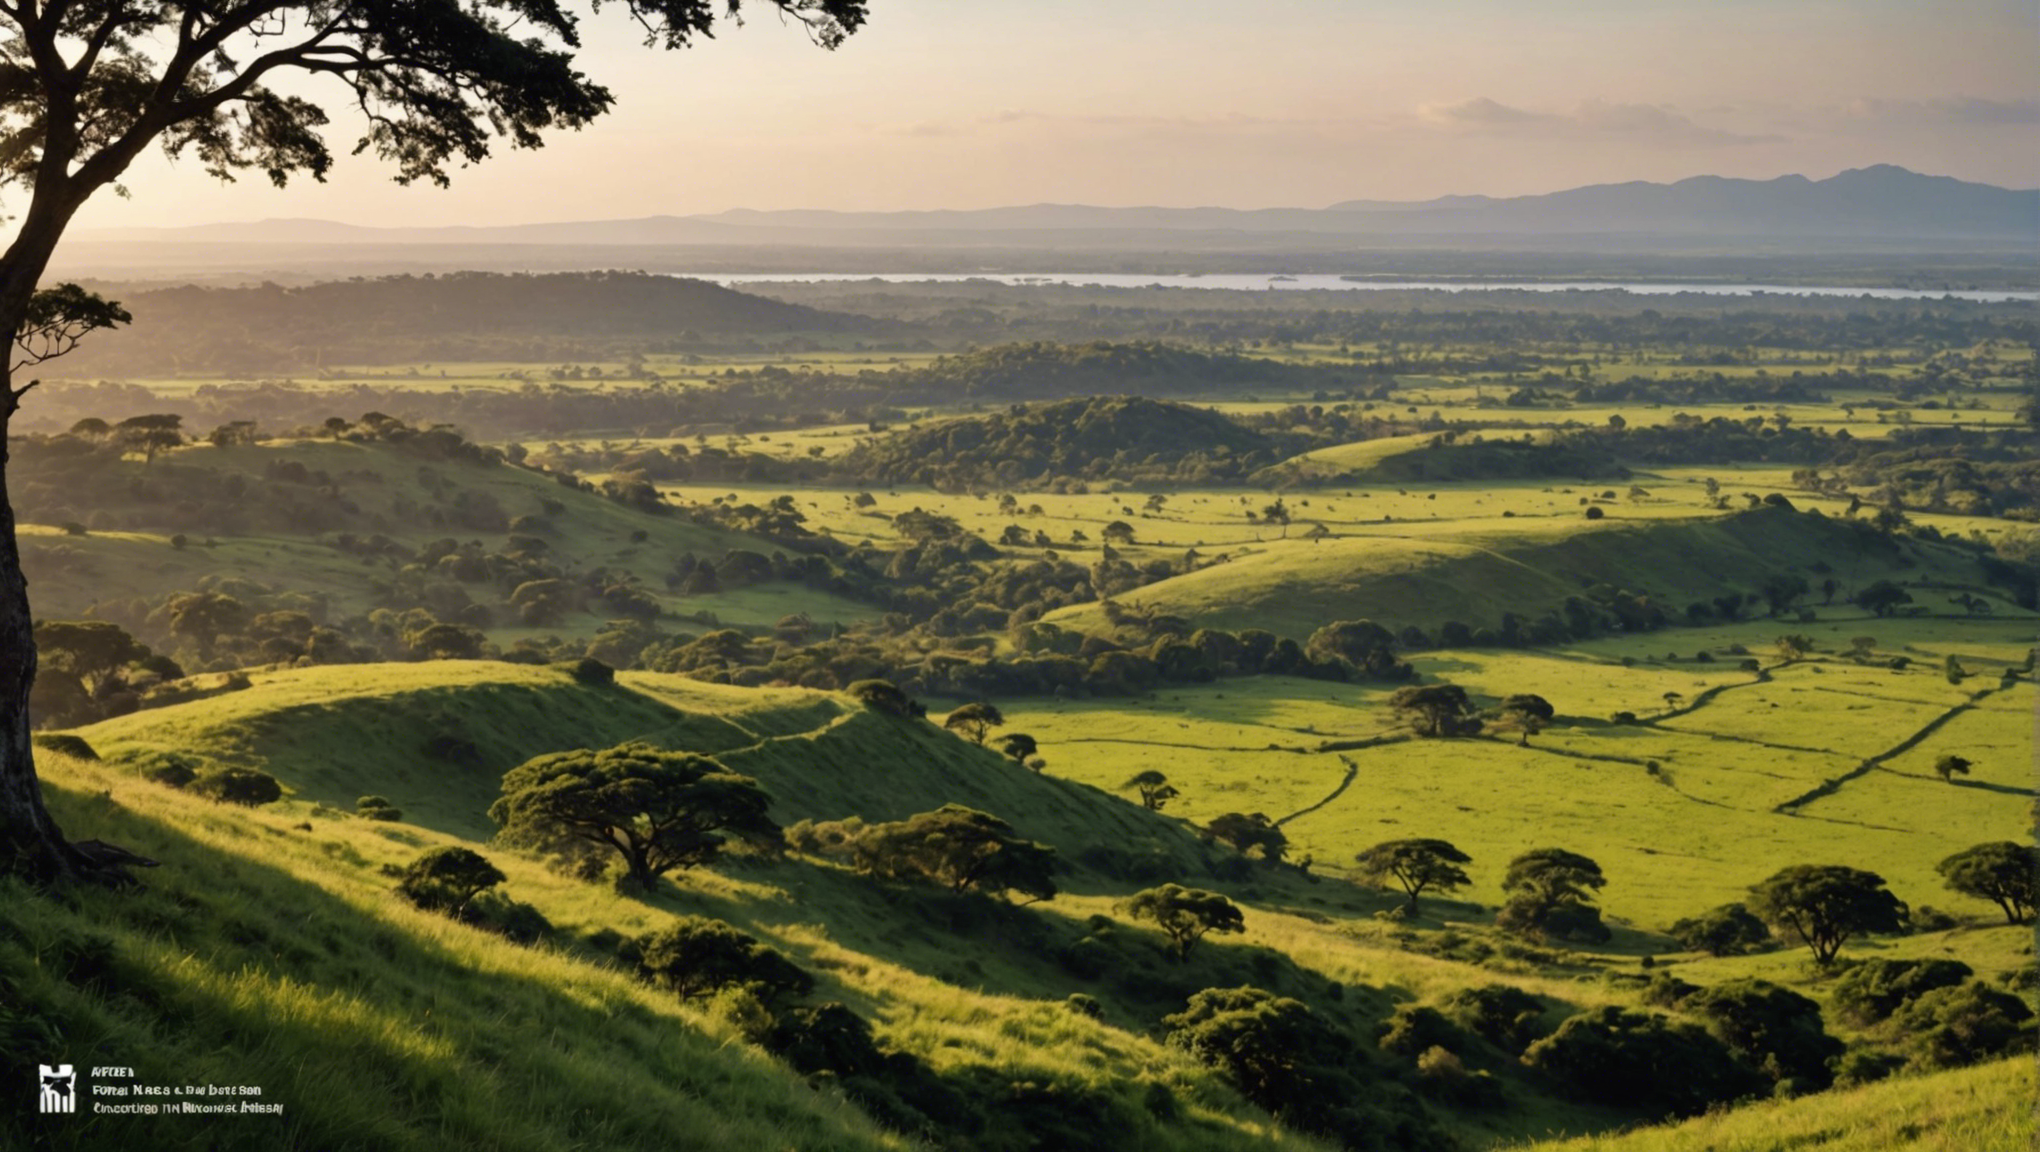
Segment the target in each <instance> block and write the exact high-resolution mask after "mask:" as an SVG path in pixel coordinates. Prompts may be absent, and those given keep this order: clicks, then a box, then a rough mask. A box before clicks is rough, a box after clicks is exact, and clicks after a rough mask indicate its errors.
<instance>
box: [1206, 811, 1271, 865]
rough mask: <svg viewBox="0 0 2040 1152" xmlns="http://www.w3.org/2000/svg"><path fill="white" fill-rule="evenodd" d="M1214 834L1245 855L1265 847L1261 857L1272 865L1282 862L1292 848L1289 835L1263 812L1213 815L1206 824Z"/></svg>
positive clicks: (1208, 829) (1207, 828)
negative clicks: (1284, 855)
mask: <svg viewBox="0 0 2040 1152" xmlns="http://www.w3.org/2000/svg"><path fill="white" fill-rule="evenodd" d="M1204 829H1205V831H1207V832H1209V833H1210V834H1211V835H1212V836H1213V837H1215V838H1217V839H1219V840H1223V841H1225V842H1226V843H1227V844H1230V845H1232V847H1233V850H1234V851H1235V852H1238V853H1239V854H1240V855H1242V856H1245V855H1247V854H1248V853H1250V852H1252V851H1253V850H1254V849H1255V848H1259V849H1260V850H1261V859H1263V860H1266V861H1267V862H1268V863H1270V864H1280V863H1281V862H1282V857H1283V854H1284V853H1286V852H1288V851H1289V837H1287V836H1284V835H1283V834H1282V829H1281V828H1280V827H1279V826H1278V825H1276V823H1275V822H1274V821H1273V820H1270V819H1268V817H1266V816H1264V815H1262V814H1261V813H1259V812H1254V813H1243V812H1226V813H1222V814H1220V815H1217V816H1213V817H1212V818H1211V822H1210V823H1209V824H1206V825H1205V826H1204Z"/></svg>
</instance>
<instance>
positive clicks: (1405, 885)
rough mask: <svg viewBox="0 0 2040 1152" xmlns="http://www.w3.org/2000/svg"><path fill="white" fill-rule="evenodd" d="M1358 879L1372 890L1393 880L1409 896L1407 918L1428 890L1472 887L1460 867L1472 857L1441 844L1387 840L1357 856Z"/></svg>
mask: <svg viewBox="0 0 2040 1152" xmlns="http://www.w3.org/2000/svg"><path fill="white" fill-rule="evenodd" d="M1358 859H1359V861H1360V878H1361V879H1362V880H1363V881H1364V882H1366V883H1368V884H1371V885H1373V886H1375V887H1377V888H1378V887H1381V886H1382V885H1383V882H1384V881H1387V880H1394V881H1395V883H1396V884H1397V886H1399V887H1400V888H1401V889H1402V890H1403V891H1404V892H1407V893H1409V897H1410V915H1412V916H1415V915H1416V914H1417V912H1418V910H1419V909H1418V906H1417V896H1418V894H1419V893H1421V892H1423V891H1424V890H1425V889H1427V888H1431V889H1436V890H1438V891H1440V892H1450V891H1452V890H1453V889H1455V888H1464V887H1465V886H1466V885H1468V884H1470V883H1472V880H1471V879H1469V878H1468V877H1467V875H1466V870H1465V869H1463V868H1461V867H1459V865H1461V864H1471V863H1472V862H1473V857H1471V856H1468V855H1467V854H1466V853H1464V852H1461V851H1460V850H1459V849H1457V848H1455V847H1453V846H1452V845H1451V844H1450V843H1448V842H1446V841H1444V840H1389V841H1385V842H1383V843H1380V844H1376V845H1375V846H1374V847H1372V848H1369V849H1368V850H1367V851H1365V852H1362V853H1360V855H1359V857H1358Z"/></svg>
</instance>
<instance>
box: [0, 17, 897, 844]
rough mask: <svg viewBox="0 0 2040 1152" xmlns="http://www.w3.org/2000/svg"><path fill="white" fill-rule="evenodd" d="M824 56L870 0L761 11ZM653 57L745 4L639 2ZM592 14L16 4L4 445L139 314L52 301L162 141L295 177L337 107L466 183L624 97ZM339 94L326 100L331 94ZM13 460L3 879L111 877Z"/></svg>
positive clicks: (440, 179) (231, 170)
mask: <svg viewBox="0 0 2040 1152" xmlns="http://www.w3.org/2000/svg"><path fill="white" fill-rule="evenodd" d="M762 3H763V5H764V6H765V7H767V8H768V9H769V10H771V11H774V12H776V13H781V14H784V15H786V16H788V17H790V18H791V20H792V21H793V22H795V23H797V24H798V25H799V26H800V27H802V28H803V29H805V30H806V32H807V34H808V36H809V37H810V38H811V39H812V40H813V41H814V42H815V43H817V44H820V45H821V46H823V47H825V48H833V47H835V46H836V45H838V44H840V43H842V41H843V39H844V38H845V37H846V36H848V35H850V34H851V33H853V32H855V31H856V30H857V29H858V28H859V27H861V26H862V25H863V24H864V22H865V19H866V16H867V13H868V8H869V3H868V0H762ZM614 7H615V8H618V9H621V10H622V13H623V14H624V15H625V16H628V17H629V18H631V19H633V20H635V21H636V23H637V25H638V26H639V28H640V30H641V31H642V32H643V34H644V39H645V43H646V44H647V45H648V46H659V47H664V48H669V49H670V48H684V47H687V46H688V45H690V44H692V43H693V42H694V41H695V40H697V39H698V38H702V37H707V36H710V35H712V33H713V30H714V28H715V26H716V20H717V17H718V14H719V13H721V14H724V15H725V16H726V17H727V18H730V19H734V18H735V17H736V15H737V12H738V8H739V3H738V0H621V3H618V4H616V5H615V6H614ZM577 23H578V17H577V16H576V14H574V13H571V12H569V11H567V10H566V9H563V8H561V7H559V6H557V5H554V4H551V3H544V2H541V3H526V2H524V0H470V2H468V3H464V4H446V3H433V4H384V3H376V2H372V0H310V2H287V0H208V2H207V3H203V4H200V3H191V2H189V0H163V2H161V3H148V4H135V3H129V2H127V0H54V2H50V3H40V2H38V0H0V41H4V43H5V45H6V51H5V56H4V59H5V65H4V72H5V76H6V82H5V83H0V141H4V147H0V185H12V186H13V189H14V190H15V191H16V192H17V194H18V197H19V198H18V199H16V200H14V201H12V202H10V204H9V210H10V211H9V217H10V222H11V223H12V225H13V235H12V237H11V239H9V240H8V241H7V242H6V252H5V255H0V332H4V333H6V334H7V335H8V336H9V337H11V338H12V339H13V343H14V346H13V349H12V353H13V354H12V355H11V356H10V357H9V359H8V361H7V363H6V365H5V367H4V368H0V444H4V443H5V442H6V433H7V424H8V422H9V421H10V420H11V419H12V417H13V415H14V413H15V412H16V411H18V410H19V409H20V407H21V403H22V399H23V397H24V396H26V395H27V393H28V391H29V389H31V388H33V387H34V386H35V381H33V380H31V381H29V382H27V383H25V384H17V383H16V382H15V379H16V377H17V376H18V375H20V374H22V373H23V372H24V370H25V369H28V368H32V367H33V366H34V365H35V364H37V363H39V362H41V361H43V360H47V359H49V358H51V357H53V356H58V355H62V354H63V353H64V352H66V351H69V350H70V348H71V347H72V346H74V345H75V344H76V343H77V342H78V340H79V339H80V338H81V337H83V336H84V335H86V334H88V333H90V332H91V331H93V330H94V329H97V328H105V327H109V326H111V325H113V324H117V323H122V322H125V321H126V320H127V319H128V316H127V314H126V313H125V312H124V311H122V310H121V309H120V308H119V306H118V305H114V304H110V303H108V302H107V301H105V300H102V299H100V298H98V297H97V296H95V295H93V294H92V293H89V292H85V291H83V290H81V289H79V288H78V287H77V286H75V285H63V286H61V287H58V288H54V289H48V288H42V287H41V283H42V279H43V273H44V270H45V269H46V268H48V266H49V262H50V258H51V256H52V255H53V254H54V253H55V251H56V248H57V245H58V243H59V242H60V241H61V240H62V239H63V236H64V233H65V231H66V230H67V229H68V228H69V227H70V226H71V222H72V219H73V218H74V217H75V216H76V215H77V213H78V210H79V209H80V208H82V207H83V206H84V205H85V203H86V202H87V201H88V200H90V199H91V198H92V197H93V196H94V195H96V194H98V193H100V192H101V191H102V190H104V189H106V188H108V187H114V188H116V189H117V190H118V182H119V181H120V179H121V178H122V177H123V175H125V174H126V173H127V171H128V169H129V167H130V166H131V165H132V164H133V163H134V162H135V161H136V160H137V159H139V158H140V157H141V155H142V153H143V152H144V151H145V150H147V149H149V148H151V147H152V146H157V145H160V146H161V147H163V148H164V149H165V150H166V151H168V152H169V153H170V154H171V155H172V156H178V155H186V154H189V155H192V156H195V157H196V158H197V159H198V161H199V163H200V164H202V165H203V166H204V167H205V170H206V171H207V172H209V173H211V174H213V175H215V176H218V177H220V178H221V179H232V178H233V176H234V174H235V173H237V172H242V171H248V170H254V171H258V172H260V173H262V174H263V175H264V176H266V177H267V178H268V179H269V180H270V181H271V182H272V183H275V184H277V185H282V184H284V183H286V182H287V181H288V180H289V179H290V178H291V177H292V176H295V175H309V176H311V177H312V178H313V179H322V178H323V177H324V176H325V174H326V172H327V170H328V169H329V168H330V167H331V166H332V160H333V157H332V152H331V150H330V148H329V147H328V144H327V141H326V138H325V129H326V128H327V126H328V123H329V121H328V117H327V113H326V110H325V108H323V107H322V106H321V105H320V104H319V103H318V102H316V101H317V100H318V99H320V98H321V93H322V92H323V93H324V94H325V95H329V96H331V97H332V98H334V100H335V101H336V102H339V103H344V104H346V105H348V106H351V107H354V108H357V109H358V110H359V111H360V113H361V116H362V119H361V123H362V125H363V128H362V131H361V135H360V138H359V139H358V140H357V141H356V142H355V143H354V151H356V152H366V153H369V154H372V155H374V156H376V157H377V158H379V159H381V160H384V161H387V162H389V163H390V164H391V165H392V166H394V168H395V170H396V178H397V180H398V181H399V182H400V183H411V182H413V181H421V180H422V181H426V182H429V183H433V184H441V185H443V184H446V183H447V182H448V174H449V172H450V170H451V169H452V168H454V167H458V166H465V165H469V164H475V163H479V162H480V161H482V160H485V159H487V158H488V157H489V155H490V149H491V146H492V145H493V144H495V143H498V142H500V141H505V140H507V141H508V142H509V144H510V145H511V146H512V147H516V148H535V147H537V146H539V144H541V143H542V142H543V138H544V134H545V133H546V132H548V131H551V130H555V129H562V128H581V127H584V126H586V125H587V124H589V123H590V122H592V121H593V120H594V119H595V118H596V117H597V116H600V115H601V114H603V113H604V112H607V111H608V110H609V108H610V106H611V105H612V104H613V103H614V97H613V96H612V95H611V94H610V92H609V90H608V89H607V88H605V87H603V86H602V85H601V84H598V83H596V82H595V81H594V80H593V79H591V78H589V77H588V76H587V75H586V74H584V73H582V72H581V71H579V70H578V68H577V67H576V59H575V53H576V51H577V50H578V49H579V48H580V46H581V41H580V33H579V29H578V27H577ZM321 85H323V86H324V87H323V89H322V88H321ZM4 462H5V458H4V455H0V870H5V871H10V872H15V873H19V874H22V875H26V876H29V877H31V878H33V879H36V880H39V881H55V880H62V879H68V878H72V877H76V876H80V875H83V874H86V873H88V872H90V871H91V868H90V867H88V862H87V860H86V858H85V857H84V856H83V855H81V854H80V853H79V852H77V851H76V850H74V849H72V848H71V846H70V845H68V844H67V843H66V842H65V840H64V838H63V836H62V834H61V833H60V832H59V830H58V829H57V827H56V824H55V823H54V822H53V821H52V820H51V819H50V817H49V814H48V812H47V811H46V810H45V809H44V807H43V802H42V794H41V790H40V788H39V787H38V783H37V780H36V776H35V762H34V758H33V753H32V751H31V746H30V743H29V731H28V693H29V687H30V685H31V684H32V683H34V680H35V644H34V641H33V639H32V638H31V636H30V633H29V627H30V625H29V621H30V614H29V605H28V588H27V583H26V581H25V580H24V579H23V578H22V573H21V554H20V549H19V546H18V544H17V542H16V540H15V534H14V513H13V510H12V508H11V506H10V505H9V503H8V500H7V492H6V486H5V476H4Z"/></svg>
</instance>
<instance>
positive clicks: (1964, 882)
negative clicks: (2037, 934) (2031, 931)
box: [1934, 840, 2040, 924]
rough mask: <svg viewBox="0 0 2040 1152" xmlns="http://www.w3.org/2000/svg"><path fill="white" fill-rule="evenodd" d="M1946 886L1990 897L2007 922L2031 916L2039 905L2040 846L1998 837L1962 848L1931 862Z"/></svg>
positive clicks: (1980, 898)
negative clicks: (1936, 862) (2017, 842)
mask: <svg viewBox="0 0 2040 1152" xmlns="http://www.w3.org/2000/svg"><path fill="white" fill-rule="evenodd" d="M1934 871H1936V872H1939V873H1940V874H1941V877H1942V878H1943V879H1945V880H1946V881H1947V882H1948V887H1950V888H1952V889H1954V890H1955V891H1957V892H1960V893H1962V894H1963V895H1964V896H1974V897H1976V898H1977V899H1979V900H1990V901H1994V902H1995V903H1996V904H1997V906H1998V907H1999V908H2000V909H2002V910H2003V911H2004V914H2005V920H2006V921H2007V922H2008V923H2012V924H2018V923H2022V922H2024V921H2026V920H2030V919H2032V918H2033V909H2034V907H2035V906H2036V905H2040V898H2036V892H2035V890H2036V888H2040V848H2035V847H2034V846H2033V845H2031V844H2016V843H2013V842H2012V841H2010V840H1999V841H1997V842H1996V843H1992V844H1978V845H1977V846H1975V847H1974V848H1965V849H1963V850H1962V851H1960V852H1957V853H1955V854H1954V855H1953V856H1950V857H1948V858H1947V859H1945V860H1943V861H1941V862H1940V863H1939V864H1936V865H1934Z"/></svg>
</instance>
